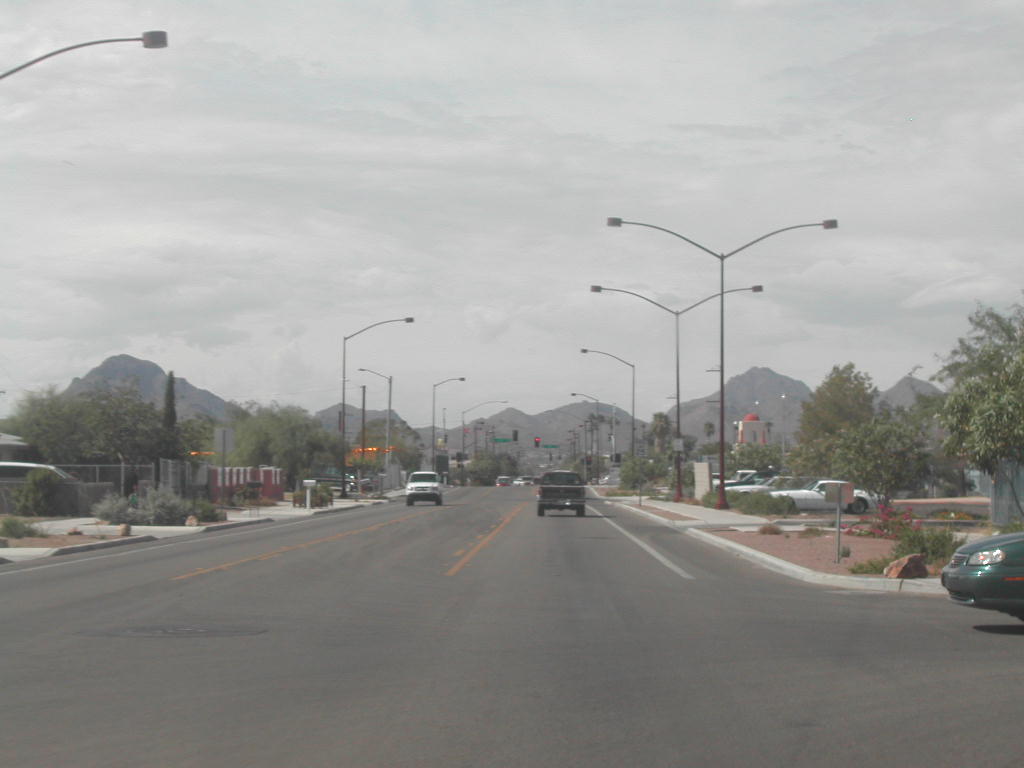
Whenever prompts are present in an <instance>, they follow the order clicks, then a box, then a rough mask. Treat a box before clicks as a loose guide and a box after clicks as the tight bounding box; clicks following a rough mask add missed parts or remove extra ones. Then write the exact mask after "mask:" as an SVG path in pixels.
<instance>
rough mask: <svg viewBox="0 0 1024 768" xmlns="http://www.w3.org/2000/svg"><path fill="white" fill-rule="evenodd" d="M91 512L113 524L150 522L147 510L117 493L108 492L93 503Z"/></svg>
mask: <svg viewBox="0 0 1024 768" xmlns="http://www.w3.org/2000/svg"><path fill="white" fill-rule="evenodd" d="M90 512H91V513H92V516H93V517H95V518H97V519H99V520H102V521H103V522H105V523H110V524H111V525H120V524H121V523H128V524H129V525H145V524H147V523H149V522H150V518H149V516H148V515H147V514H146V513H145V512H143V511H142V510H141V509H136V508H135V507H133V506H132V505H131V503H130V502H129V501H128V499H126V498H125V497H124V496H121V495H120V494H117V493H108V494H107V495H106V496H104V497H103V498H102V499H100V500H99V501H97V502H96V503H95V504H93V505H92V508H91V509H90Z"/></svg>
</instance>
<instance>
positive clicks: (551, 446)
mask: <svg viewBox="0 0 1024 768" xmlns="http://www.w3.org/2000/svg"><path fill="white" fill-rule="evenodd" d="M557 447H558V446H557V445H542V446H541V448H557Z"/></svg>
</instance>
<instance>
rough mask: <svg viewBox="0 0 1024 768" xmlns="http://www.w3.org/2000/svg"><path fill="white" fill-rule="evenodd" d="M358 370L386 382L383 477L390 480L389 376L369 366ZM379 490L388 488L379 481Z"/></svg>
mask: <svg viewBox="0 0 1024 768" xmlns="http://www.w3.org/2000/svg"><path fill="white" fill-rule="evenodd" d="M359 370H360V371H363V372H364V373H372V374H373V375H374V376H380V377H381V378H382V379H384V380H385V381H386V382H387V383H388V410H387V413H386V414H385V415H384V479H385V481H386V482H390V480H391V378H392V377H391V376H385V375H384V374H383V373H378V372H377V371H374V370H371V369H369V368H360V369H359ZM380 489H381V491H386V490H388V489H387V488H385V487H384V483H381V488H380Z"/></svg>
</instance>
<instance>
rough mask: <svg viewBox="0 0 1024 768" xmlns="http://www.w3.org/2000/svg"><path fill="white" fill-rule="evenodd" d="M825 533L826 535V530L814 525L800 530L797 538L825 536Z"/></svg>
mask: <svg viewBox="0 0 1024 768" xmlns="http://www.w3.org/2000/svg"><path fill="white" fill-rule="evenodd" d="M824 535H825V532H824V531H823V530H821V528H818V527H816V526H813V525H812V526H810V527H809V528H804V529H803V530H802V531H800V533H798V534H797V538H801V539H816V538H818V537H819V536H824Z"/></svg>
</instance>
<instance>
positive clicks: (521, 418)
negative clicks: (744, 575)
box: [64, 355, 941, 453]
mask: <svg viewBox="0 0 1024 768" xmlns="http://www.w3.org/2000/svg"><path fill="white" fill-rule="evenodd" d="M166 383H167V373H166V372H165V371H164V370H163V369H162V368H161V367H160V366H159V365H157V364H156V363H154V362H151V361H148V360H140V359H138V358H135V357H132V356H131V355H115V356H113V357H109V358H107V359H106V360H104V361H103V362H102V363H101V364H100V365H98V366H97V367H95V368H93V369H92V370H91V371H89V372H88V373H87V374H85V375H84V376H82V377H80V378H79V377H76V378H75V379H74V380H72V382H71V384H70V385H68V387H67V389H65V390H64V394H67V395H75V394H79V393H81V392H86V391H89V390H93V389H101V388H105V387H113V386H124V385H134V386H136V387H137V388H138V390H139V393H140V395H141V396H142V398H143V399H144V400H146V401H147V402H151V403H153V404H154V405H156V406H158V407H161V406H162V405H163V398H164V390H165V387H166ZM175 394H176V396H177V410H178V417H179V418H181V419H188V418H191V417H194V416H209V417H211V418H213V419H214V420H215V421H217V422H224V421H225V420H226V419H227V414H228V406H229V403H228V401H226V400H224V399H222V398H220V397H218V396H217V395H216V394H214V393H213V392H210V391H208V390H205V389H200V388H199V387H196V386H194V385H192V384H191V383H190V382H189V381H188V380H187V379H185V378H183V377H182V376H179V375H178V374H175ZM935 394H941V390H939V389H938V388H937V387H935V386H934V385H932V384H930V383H929V382H927V381H924V380H922V379H915V378H913V377H911V376H905V377H903V378H902V379H900V381H898V382H897V383H896V384H895V385H893V386H892V387H890V388H889V389H887V390H885V391H884V392H881V393H879V396H878V402H879V403H885V404H887V405H889V406H891V407H908V406H910V405H913V403H914V401H915V400H916V398H917V397H918V396H919V395H935ZM810 396H811V389H810V388H809V387H808V386H807V385H806V384H805V383H804V382H802V381H799V380H797V379H792V378H790V377H788V376H784V375H782V374H779V373H776V372H775V371H773V370H772V369H770V368H750V369H749V370H747V371H745V372H744V373H741V374H739V375H737V376H733V377H732V378H730V379H729V380H728V381H727V382H726V385H725V406H726V407H725V422H726V431H727V433H728V434H727V435H726V437H727V439H730V440H731V439H733V438H734V437H735V431H734V429H735V427H734V425H735V424H736V422H739V421H740V420H742V419H743V418H744V417H745V416H747V415H748V414H756V415H757V416H758V417H759V419H760V420H761V421H765V422H770V423H771V434H772V436H773V441H777V442H782V441H786V442H791V441H792V438H793V435H794V434H795V433H796V431H797V429H798V428H799V425H800V413H801V403H803V402H804V401H805V400H807V399H808V398H809V397H810ZM345 410H346V414H347V415H346V424H347V431H348V433H349V434H350V435H353V434H355V433H356V432H357V431H358V429H359V424H360V419H361V413H360V409H359V408H358V407H357V406H354V405H352V404H351V403H346V409H345ZM340 411H341V404H340V403H336V404H334V405H330V406H328V407H327V408H324V409H323V410H320V411H317V412H316V414H314V415H315V417H316V418H317V419H318V420H319V421H320V423H321V424H323V426H324V428H325V429H329V430H337V429H338V423H339V413H340ZM594 413H599V414H600V416H601V417H602V421H603V422H604V423H605V424H611V423H612V422H614V431H612V430H610V429H607V428H602V430H601V432H602V436H601V441H602V450H603V451H604V452H612V451H613V450H614V451H615V452H625V451H628V450H629V445H630V441H631V437H632V434H633V430H634V425H633V422H632V420H631V418H630V415H629V414H628V413H627V412H625V411H623V410H622V409H621V408H615V409H614V413H612V408H611V406H610V405H609V404H607V403H594V402H592V401H586V402H581V401H572V402H569V403H567V404H565V405H562V406H558V407H556V408H552V409H549V410H547V411H544V412H542V413H538V414H532V415H531V414H527V413H524V412H523V411H520V410H518V409H516V408H505V409H504V410H502V411H499V412H497V413H495V414H493V415H491V416H489V417H487V418H486V419H480V418H475V419H473V420H472V421H469V422H467V423H466V429H465V431H463V428H462V424H461V423H460V424H458V425H442V424H438V425H436V428H435V429H434V430H433V431H434V432H435V435H436V437H437V439H438V440H439V441H443V440H445V439H447V444H448V449H449V451H451V452H452V453H454V452H456V451H461V450H462V446H463V444H464V443H463V441H464V440H465V445H466V447H467V448H469V447H470V446H472V445H473V442H474V440H475V441H476V443H477V447H479V446H480V445H481V444H482V442H483V441H485V440H487V439H488V438H487V434H490V435H491V436H492V437H496V438H499V439H500V440H501V441H502V444H504V441H506V440H507V441H508V444H507V447H508V448H510V449H516V450H524V451H525V450H531V451H532V450H535V448H534V438H538V437H539V438H540V443H541V445H543V446H558V447H559V449H560V450H566V449H568V443H569V441H570V440H571V439H572V438H571V433H572V432H573V431H576V432H577V433H579V432H580V431H581V430H580V427H581V425H582V424H583V423H584V422H585V421H586V419H587V418H588V416H590V415H592V414H594ZM666 413H667V415H668V417H669V420H670V422H673V423H674V422H675V419H676V408H675V405H673V406H672V407H671V408H669V409H667V411H666ZM385 416H386V412H385V411H367V412H366V420H367V421H373V420H376V419H383V418H385ZM613 417H614V418H613ZM392 420H393V421H394V422H395V423H396V424H404V423H405V422H404V421H403V420H402V419H401V417H400V416H399V415H398V414H397V413H395V412H394V411H392ZM679 424H680V429H681V431H682V433H683V434H684V435H693V436H695V437H697V439H698V442H706V441H709V440H717V438H718V426H717V425H718V392H717V391H714V392H712V393H710V394H708V395H707V396H706V397H702V398H697V399H694V400H689V401H686V402H683V403H680V407H679ZM446 427H447V429H446ZM648 427H649V423H648V422H646V421H642V420H640V419H637V421H636V424H635V434H636V439H637V442H638V444H639V442H640V441H641V440H642V439H643V435H644V434H645V433H646V430H647V429H648ZM415 430H416V432H417V434H419V435H420V438H421V439H422V441H423V443H424V444H426V445H429V444H430V438H431V432H432V430H431V427H430V425H427V426H426V427H419V428H415ZM612 435H614V438H612ZM513 437H518V442H515V441H513ZM613 441H614V447H613ZM549 450H552V449H549Z"/></svg>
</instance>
